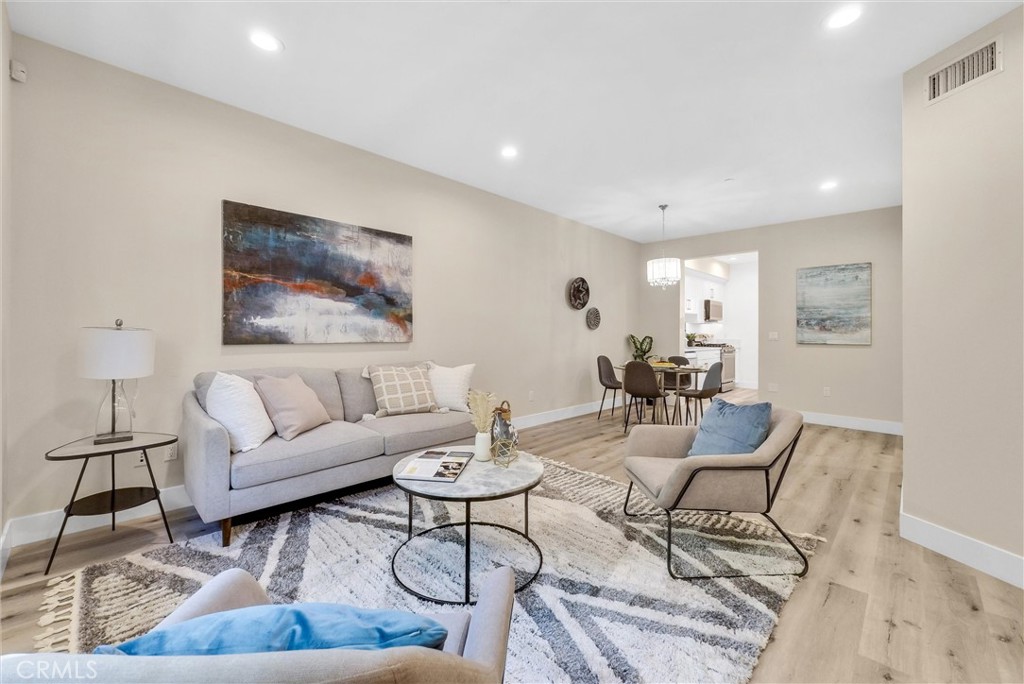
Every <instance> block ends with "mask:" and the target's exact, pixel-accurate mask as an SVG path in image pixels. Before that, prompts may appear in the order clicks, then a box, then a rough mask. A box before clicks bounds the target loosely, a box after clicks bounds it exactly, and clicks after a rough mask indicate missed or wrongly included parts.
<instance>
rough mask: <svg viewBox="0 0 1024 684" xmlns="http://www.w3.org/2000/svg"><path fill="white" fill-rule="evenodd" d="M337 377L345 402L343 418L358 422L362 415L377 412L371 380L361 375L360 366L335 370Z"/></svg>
mask: <svg viewBox="0 0 1024 684" xmlns="http://www.w3.org/2000/svg"><path fill="white" fill-rule="evenodd" d="M337 378H338V385H339V386H340V387H341V397H342V400H343V401H344V402H345V409H346V410H345V420H347V421H348V422H350V423H358V422H359V421H360V420H362V419H363V416H365V415H367V414H369V415H373V414H375V413H377V397H376V396H375V395H374V393H373V382H372V381H371V380H370V378H369V377H365V378H364V377H363V369H362V368H342V369H341V370H339V371H338V372H337Z"/></svg>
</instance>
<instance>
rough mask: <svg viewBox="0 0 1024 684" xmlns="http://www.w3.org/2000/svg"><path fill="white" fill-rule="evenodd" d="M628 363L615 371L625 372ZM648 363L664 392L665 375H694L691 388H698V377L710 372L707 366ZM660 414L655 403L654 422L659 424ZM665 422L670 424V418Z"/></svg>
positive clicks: (662, 362)
mask: <svg viewBox="0 0 1024 684" xmlns="http://www.w3.org/2000/svg"><path fill="white" fill-rule="evenodd" d="M626 363H627V362H623V363H621V364H619V365H617V366H614V368H615V370H617V371H624V370H626ZM647 363H648V365H649V366H650V367H651V368H653V369H654V376H655V377H656V378H657V379H658V387H659V388H660V389H661V390H663V391H664V389H665V373H677V374H683V373H686V374H689V375H692V376H693V382H692V383H691V386H696V384H697V375H698V374H699V373H707V372H708V367H707V366H677V365H676V364H674V363H671V362H669V361H654V362H650V361H648V362H647ZM622 392H623V395H625V392H626V390H625V388H623V390H622ZM623 398H624V399H625V397H623ZM676 400H677V401H678V397H676ZM658 413H659V410H658V403H657V402H655V403H654V421H655V422H657V420H658ZM665 422H666V423H668V416H665Z"/></svg>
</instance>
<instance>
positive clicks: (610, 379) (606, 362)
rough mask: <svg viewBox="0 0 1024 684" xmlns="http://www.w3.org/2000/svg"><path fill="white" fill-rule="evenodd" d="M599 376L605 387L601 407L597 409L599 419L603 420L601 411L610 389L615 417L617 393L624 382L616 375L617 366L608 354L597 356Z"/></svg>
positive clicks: (613, 415)
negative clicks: (614, 365) (615, 366)
mask: <svg viewBox="0 0 1024 684" xmlns="http://www.w3.org/2000/svg"><path fill="white" fill-rule="evenodd" d="M597 378H598V380H600V381H601V386H602V387H604V392H603V393H602V394H601V408H599V409H597V419H598V420H601V411H603V410H604V398H605V397H606V396H608V390H611V391H612V417H613V418H614V417H615V393H616V392H618V391H619V390H620V389H622V382H621V381H620V380H619V379H618V378H617V377H615V368H614V367H613V366H612V361H611V359H609V358H608V357H607V356H598V357H597Z"/></svg>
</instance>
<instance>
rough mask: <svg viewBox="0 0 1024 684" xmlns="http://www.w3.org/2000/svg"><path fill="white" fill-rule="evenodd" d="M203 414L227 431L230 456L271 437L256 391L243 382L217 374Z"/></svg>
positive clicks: (244, 380) (227, 374) (272, 425)
mask: <svg viewBox="0 0 1024 684" xmlns="http://www.w3.org/2000/svg"><path fill="white" fill-rule="evenodd" d="M206 412H207V413H208V414H210V417H211V418H213V419H214V420H215V421H217V422H218V423H220V424H221V425H223V426H224V429H225V430H227V431H228V439H229V440H230V443H231V453H235V452H236V451H251V450H252V449H255V448H256V447H258V446H259V445H260V444H263V442H265V441H266V439H267V437H270V435H272V434H274V424H273V423H272V422H271V421H270V416H268V415H267V409H266V408H264V406H263V401H262V400H261V399H260V395H259V394H257V393H256V388H255V387H254V386H253V384H252V383H251V382H249V381H248V380H246V379H245V378H242V377H239V376H237V375H231V374H230V373H217V375H215V376H214V378H213V382H211V383H210V389H209V391H208V392H207V394H206Z"/></svg>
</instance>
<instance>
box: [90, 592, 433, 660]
mask: <svg viewBox="0 0 1024 684" xmlns="http://www.w3.org/2000/svg"><path fill="white" fill-rule="evenodd" d="M447 636H448V630H447V629H446V628H445V627H443V626H442V625H441V624H440V623H439V622H437V621H435V620H431V619H430V618H425V617H422V616H420V615H415V614H413V613H404V612H400V611H394V610H369V609H364V608H354V607H352V606H344V605H339V604H336V603H298V604H292V605H262V606H250V607H248V608H238V609H236V610H225V611H222V612H220V613H211V614H209V615H203V616H201V617H197V618H193V619H191V620H186V621H185V622H179V623H178V624H175V625H170V626H168V627H163V628H161V629H155V630H153V631H152V632H149V633H148V634H144V635H143V636H140V637H138V638H137V639H132V640H131V641H126V642H124V643H123V644H121V645H119V646H98V647H96V650H94V651H93V653H98V654H106V655H224V654H230V653H262V652H265V651H297V650H302V649H314V648H353V649H361V650H377V649H382V648H389V647H392V646H427V647H428V648H440V647H441V646H443V645H444V640H445V639H446V638H447Z"/></svg>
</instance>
